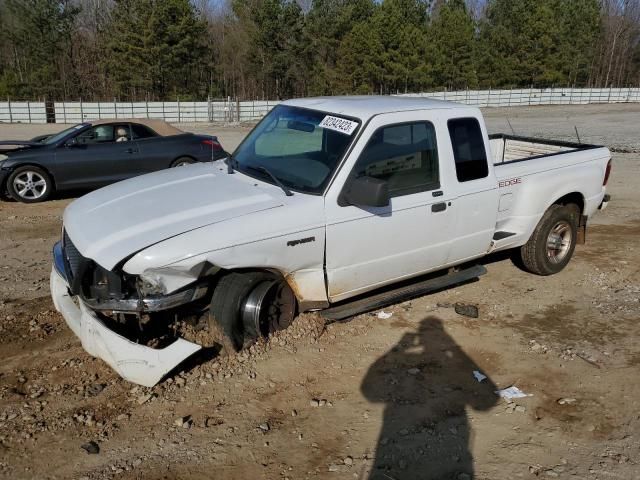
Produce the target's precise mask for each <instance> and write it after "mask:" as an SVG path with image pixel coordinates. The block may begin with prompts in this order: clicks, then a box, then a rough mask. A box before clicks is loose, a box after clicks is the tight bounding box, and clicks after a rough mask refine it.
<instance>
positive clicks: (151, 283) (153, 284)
mask: <svg viewBox="0 0 640 480" xmlns="http://www.w3.org/2000/svg"><path fill="white" fill-rule="evenodd" d="M136 285H137V287H138V291H139V292H140V294H141V295H142V296H143V297H155V296H158V295H165V294H166V293H167V287H166V286H165V284H164V283H163V281H162V280H161V279H160V278H159V277H156V276H150V275H147V276H145V277H144V278H143V277H138V280H137V282H136Z"/></svg>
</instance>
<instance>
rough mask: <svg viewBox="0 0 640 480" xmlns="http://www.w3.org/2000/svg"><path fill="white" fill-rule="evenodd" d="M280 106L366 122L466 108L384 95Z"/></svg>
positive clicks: (289, 102) (297, 101) (299, 100)
mask: <svg viewBox="0 0 640 480" xmlns="http://www.w3.org/2000/svg"><path fill="white" fill-rule="evenodd" d="M282 104H283V105H290V106H293V107H303V108H310V109H313V110H320V111H323V112H328V113H335V114H343V115H348V116H351V117H357V118H360V119H362V120H368V119H369V118H371V117H373V116H374V115H378V114H380V113H392V112H403V111H409V110H427V109H429V110H435V109H442V108H466V107H467V105H461V104H459V103H454V102H447V101H444V100H435V99H432V98H425V97H392V96H384V95H359V96H358V95H355V96H342V97H312V98H296V99H293V100H287V101H285V102H282Z"/></svg>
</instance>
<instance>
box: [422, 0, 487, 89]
mask: <svg viewBox="0 0 640 480" xmlns="http://www.w3.org/2000/svg"><path fill="white" fill-rule="evenodd" d="M427 62H428V71H429V73H430V76H431V77H432V82H433V86H435V87H446V88H448V89H450V90H456V89H464V88H475V87H476V86H477V84H478V77H477V72H476V69H477V48H476V36H475V22H474V20H473V19H472V18H471V15H470V14H469V12H468V11H467V8H466V6H465V3H464V1H463V0H450V1H448V2H446V3H444V4H442V5H441V6H440V8H439V10H438V14H437V16H436V17H435V18H434V20H433V22H432V23H431V25H430V27H429V33H428V46H427Z"/></svg>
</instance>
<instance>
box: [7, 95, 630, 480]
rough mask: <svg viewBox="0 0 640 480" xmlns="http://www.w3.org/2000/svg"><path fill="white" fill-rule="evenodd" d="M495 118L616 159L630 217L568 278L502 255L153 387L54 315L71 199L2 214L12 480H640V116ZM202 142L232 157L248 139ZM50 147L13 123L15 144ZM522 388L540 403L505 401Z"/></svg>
mask: <svg viewBox="0 0 640 480" xmlns="http://www.w3.org/2000/svg"><path fill="white" fill-rule="evenodd" d="M485 114H486V116H487V121H488V124H489V129H490V130H491V131H492V132H498V131H507V132H510V131H511V128H510V127H509V123H511V126H512V127H513V129H514V130H515V132H516V133H518V134H522V135H532V136H545V137H551V138H560V139H569V138H574V139H575V131H574V125H575V126H577V128H578V132H579V135H580V137H581V139H582V141H583V142H592V143H602V144H605V145H608V146H610V147H612V148H613V149H614V150H615V152H614V154H613V158H614V168H613V174H612V178H611V180H610V183H609V185H610V187H609V192H610V193H611V195H612V196H613V200H612V202H611V203H610V205H609V208H608V209H607V210H606V211H604V212H602V213H600V214H599V215H597V217H595V218H593V221H592V222H591V227H590V229H589V233H588V240H587V244H586V245H583V246H578V248H577V249H576V253H575V256H574V258H573V260H572V262H571V263H570V264H569V266H568V267H567V268H566V269H565V270H564V271H563V272H562V273H560V274H558V275H555V276H552V277H544V278H543V277H537V276H534V275H530V274H527V273H524V272H523V271H521V270H519V269H518V268H516V267H515V266H514V265H513V264H512V263H511V262H510V260H508V259H505V257H504V256H501V257H495V256H494V257H489V258H487V259H486V262H485V265H486V267H487V269H488V274H487V275H485V276H483V277H482V278H481V279H480V280H479V281H478V282H475V283H471V284H467V285H465V286H461V287H458V288H454V289H450V290H447V291H444V292H440V293H437V294H434V295H429V296H426V297H422V298H419V299H417V300H413V301H411V302H407V303H403V304H400V305H395V306H392V307H390V308H386V309H384V311H385V312H387V313H392V316H391V317H390V318H387V319H382V318H379V317H378V316H377V315H376V314H373V315H371V314H369V315H361V316H358V317H355V318H353V319H351V320H350V321H348V322H345V323H338V324H332V325H326V326H323V325H322V324H321V323H320V322H319V320H318V319H317V318H315V317H313V316H303V318H301V319H299V321H298V322H297V323H296V324H295V325H294V326H293V327H292V328H291V329H290V330H288V331H286V332H281V333H280V334H278V335H277V336H276V337H275V338H273V339H271V341H269V342H268V344H262V345H257V346H255V347H252V349H251V351H248V352H245V353H243V354H240V355H236V356H234V357H227V358H216V359H213V360H211V361H208V362H206V363H202V364H200V365H197V366H195V367H193V368H191V369H190V370H187V371H182V372H180V373H177V374H175V375H174V376H172V377H170V378H168V379H166V380H165V381H164V382H163V383H161V384H160V385H157V386H156V387H154V388H143V387H138V386H135V385H132V384H129V383H127V382H125V381H123V380H122V379H120V378H119V377H118V376H117V375H115V374H114V373H113V372H112V371H111V370H110V369H109V368H108V367H106V366H105V364H103V362H102V361H100V360H97V359H94V358H91V357H90V356H88V355H87V354H86V353H85V352H84V351H83V349H82V348H81V346H80V343H79V341H78V340H77V339H76V338H75V337H74V335H73V334H72V333H71V331H70V330H69V329H68V328H67V327H66V325H65V323H64V321H63V320H62V318H61V317H60V315H58V314H57V313H56V312H55V311H54V309H53V306H52V304H51V301H50V298H49V295H48V274H49V271H50V268H51V260H50V251H51V247H52V245H53V243H54V242H55V241H56V240H57V239H58V237H59V236H60V228H61V215H62V212H63V209H64V207H65V206H66V205H68V204H69V202H71V201H72V199H70V198H63V199H55V200H52V201H49V202H47V203H45V204H42V205H23V204H17V203H0V358H1V359H2V360H1V361H0V477H2V478H11V479H18V478H50V479H54V478H55V479H67V478H75V479H77V478H83V479H102V478H118V479H120V478H121V479H174V478H181V479H210V478H220V479H243V480H246V479H258V478H265V479H286V478H288V479H305V478H321V479H324V478H329V479H365V478H372V479H373V478H376V479H377V478H379V479H392V480H400V479H431V478H433V479H450V478H451V479H459V480H464V479H471V478H477V479H487V480H488V479H492V480H493V479H514V478H515V479H517V478H523V479H528V478H536V477H539V478H561V479H568V478H571V479H602V480H604V479H638V478H640V382H639V379H640V342H639V339H640V321H639V320H640V271H639V268H638V265H639V257H640V245H639V243H638V236H639V235H640V210H639V209H638V205H639V204H640V189H639V188H638V186H639V185H640V136H639V133H640V130H639V127H638V126H639V125H640V105H609V106H586V107H564V106H563V107H537V108H513V109H491V110H486V111H485ZM507 119H508V121H507ZM57 128H60V127H57ZM185 128H187V129H192V130H197V131H206V132H208V133H215V134H217V135H219V137H220V139H221V140H222V142H223V144H224V146H225V148H227V149H228V150H230V149H233V148H234V146H235V145H236V144H237V143H238V142H239V140H240V139H241V138H242V136H243V135H245V134H246V132H247V131H248V128H249V127H246V126H241V127H218V126H209V125H190V126H186V127H185ZM49 130H50V127H47V126H39V127H38V126H24V125H19V126H16V125H1V124H0V138H10V137H11V138H29V137H31V136H34V135H36V134H38V133H41V132H45V131H49ZM457 302H463V303H467V304H473V305H477V306H478V308H479V312H480V314H479V318H477V319H474V318H469V317H465V316H461V315H458V314H456V313H455V311H454V309H453V305H454V304H455V303H457ZM474 370H477V371H479V372H482V373H483V374H484V375H486V376H487V377H488V378H487V379H485V380H484V381H483V382H482V383H478V382H477V381H476V380H475V379H474V377H473V372H474ZM511 385H515V386H517V387H519V388H520V389H521V390H522V391H524V392H526V393H527V394H529V395H530V396H528V397H526V398H520V399H517V400H515V401H513V402H508V401H506V400H502V399H500V398H499V397H497V396H496V395H495V394H494V393H493V392H494V390H497V389H498V388H505V387H509V386H511ZM89 442H94V443H93V444H89ZM83 445H84V446H85V447H86V449H87V450H90V451H93V452H95V451H98V452H97V453H88V452H87V451H86V450H85V449H83V448H82V446H83ZM96 447H97V448H96Z"/></svg>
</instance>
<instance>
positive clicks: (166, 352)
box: [51, 97, 611, 385]
mask: <svg viewBox="0 0 640 480" xmlns="http://www.w3.org/2000/svg"><path fill="white" fill-rule="evenodd" d="M610 158H611V157H610V153H609V150H608V149H607V148H605V147H599V146H593V145H582V144H574V143H567V142H554V141H545V140H539V139H531V138H524V137H516V136H509V135H494V136H491V137H489V136H488V135H487V131H486V128H485V124H484V120H483V117H482V114H481V112H480V110H479V109H477V108H473V107H468V106H464V105H459V104H454V103H450V102H442V101H436V100H426V99H411V98H400V97H327V98H309V99H299V100H291V101H286V102H284V103H282V104H280V105H279V106H277V107H276V108H274V109H273V110H272V111H271V112H270V113H269V114H268V115H267V116H266V117H265V118H264V119H263V120H262V121H261V122H260V123H259V124H258V125H257V126H256V128H255V129H254V130H253V131H252V132H251V133H249V135H248V136H247V137H246V138H245V140H244V141H243V142H242V144H241V145H240V146H239V147H238V148H237V149H236V151H235V152H234V154H233V155H232V156H229V157H228V158H227V159H225V160H224V161H218V162H213V163H209V164H199V165H192V166H187V167H184V168H180V169H173V170H168V171H163V172H158V173H153V174H149V175H144V176H141V177H137V178H135V179H131V180H127V181H124V182H121V183H118V184H115V185H112V186H109V187H106V188H103V189H101V190H98V191H96V192H93V193H91V194H88V195H86V196H84V197H82V198H80V199H78V200H76V201H75V202H73V203H72V204H71V205H70V206H69V207H68V208H67V209H66V211H65V214H64V228H63V238H62V240H61V242H59V243H58V244H56V246H55V247H54V268H53V269H52V273H51V292H52V296H53V299H54V303H55V306H56V308H57V309H58V310H59V311H60V312H61V313H62V314H63V316H64V317H65V319H66V321H67V323H68V325H69V326H70V327H71V328H72V329H73V331H74V332H75V333H76V334H77V335H78V337H79V338H80V339H81V341H82V343H83V346H84V348H85V349H86V350H87V351H88V352H89V353H90V354H92V355H94V356H97V357H100V358H102V359H104V360H105V361H106V362H107V363H109V364H110V365H111V366H112V367H113V368H114V369H116V370H117V371H118V372H119V373H120V374H121V375H122V376H123V377H125V378H126V379H128V380H130V381H132V382H136V383H140V384H142V385H153V384H155V383H156V382H158V381H159V380H160V379H161V378H162V377H163V376H164V375H165V374H166V373H167V372H169V371H170V370H172V369H173V368H174V367H175V366H176V365H177V364H179V363H180V362H182V361H183V360H184V359H186V358H187V357H188V356H190V355H192V354H193V353H195V352H196V351H197V350H199V349H200V348H201V346H200V345H196V344H194V343H192V342H189V341H187V340H185V339H184V338H180V337H179V336H178V337H176V338H172V339H171V341H172V343H170V344H168V345H166V346H164V348H151V347H150V346H147V345H146V343H148V341H149V337H150V336H152V335H153V334H154V333H153V332H157V331H158V329H160V327H162V326H163V325H168V324H169V323H171V322H172V321H175V319H177V318H178V319H179V318H187V317H189V316H195V317H197V316H198V315H199V314H202V313H203V312H207V318H208V325H209V328H210V329H213V330H215V331H216V332H217V333H218V334H219V338H220V341H221V343H223V345H224V346H225V347H226V348H229V349H240V348H243V347H244V346H246V345H248V344H250V343H251V342H253V341H255V340H256V339H257V338H258V337H260V336H268V335H269V334H270V333H272V332H274V331H276V330H279V329H282V328H286V327H287V326H288V325H289V324H290V323H291V321H292V320H293V319H294V317H295V315H297V314H298V313H299V312H304V311H313V310H322V311H324V312H325V314H326V315H327V316H329V317H332V316H333V317H334V318H336V317H340V316H342V317H343V316H344V315H345V312H348V313H349V314H353V313H357V312H359V311H365V310H367V309H368V308H369V309H370V308H376V307H377V306H379V305H381V304H382V303H385V302H386V303H389V302H392V301H394V299H395V300H397V299H399V298H401V297H402V296H404V297H405V298H406V297H407V296H412V295H413V296H415V295H419V294H423V293H425V292H426V291H428V290H429V289H433V288H442V286H446V285H450V284H454V283H458V282H460V281H464V280H466V279H468V278H469V276H477V275H480V274H482V273H483V271H484V269H483V267H478V266H476V267H473V268H471V269H463V270H462V271H458V272H457V273H453V274H452V275H442V276H437V277H435V278H432V277H433V276H434V275H436V272H441V271H442V272H446V271H447V269H450V267H454V266H464V265H469V264H470V262H473V261H474V260H476V259H479V258H481V257H483V256H485V255H487V254H488V253H490V252H493V251H498V250H507V249H510V250H512V251H513V253H514V254H516V255H518V256H519V257H520V260H521V263H522V265H523V266H524V268H525V269H527V270H528V271H530V272H532V273H535V274H538V275H550V274H554V273H557V272H560V271H561V270H562V269H563V268H564V267H565V266H566V265H567V263H568V262H569V260H570V258H571V256H572V254H573V252H574V248H575V245H576V244H577V243H580V242H583V241H584V240H585V232H586V226H587V222H588V220H589V218H590V217H591V216H592V215H593V214H594V213H595V212H596V211H597V210H598V208H603V207H604V206H606V202H607V201H608V199H609V197H608V195H607V194H606V183H607V179H608V176H609V172H610V168H611V161H610ZM465 272H466V273H465ZM425 275H427V276H429V277H428V278H427V279H426V280H425ZM411 282H416V283H415V284H414V285H413V286H412V284H411ZM421 282H422V283H421ZM415 285H418V287H416V286H415ZM385 292H386V293H385ZM394 292H395V293H394ZM155 344H156V347H157V342H156V343H155Z"/></svg>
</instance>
